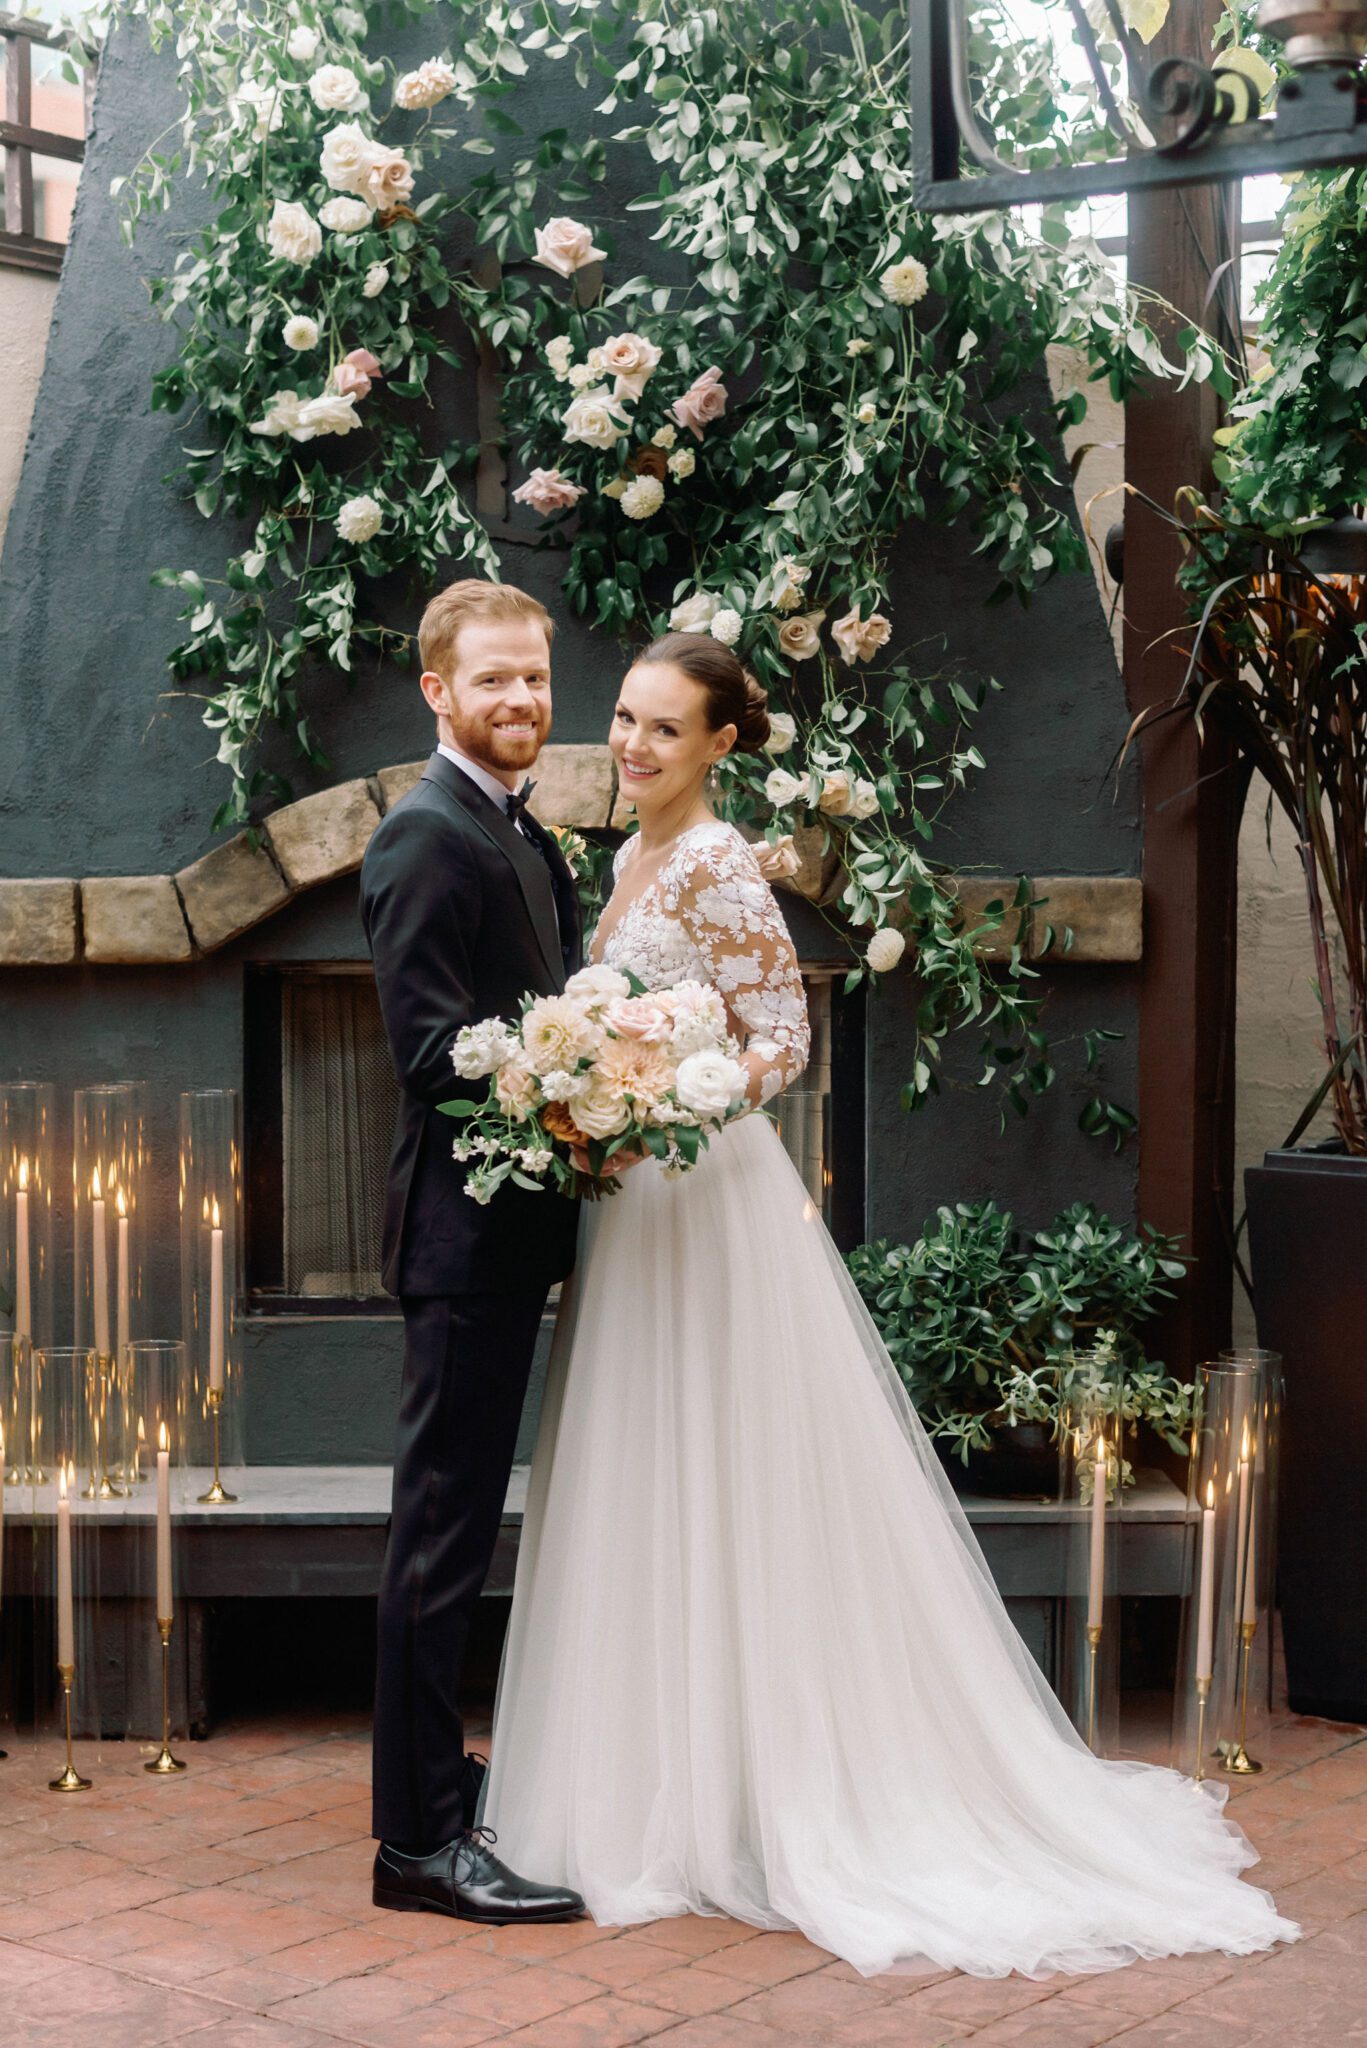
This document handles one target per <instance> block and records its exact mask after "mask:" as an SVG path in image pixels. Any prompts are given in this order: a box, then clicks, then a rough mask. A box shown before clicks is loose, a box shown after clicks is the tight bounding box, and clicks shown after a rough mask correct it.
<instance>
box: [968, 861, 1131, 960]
mask: <svg viewBox="0 0 1367 2048" xmlns="http://www.w3.org/2000/svg"><path fill="white" fill-rule="evenodd" d="M1031 879H1032V881H1033V884H1034V893H1035V896H1036V898H1045V899H1047V900H1046V901H1043V902H1041V903H1040V904H1039V907H1038V908H1037V909H1035V910H1033V911H1031V912H1030V914H1029V916H1028V918H1027V920H1026V937H1025V957H1026V959H1027V960H1048V961H1052V962H1067V961H1070V960H1076V961H1078V962H1082V963H1087V964H1102V963H1105V962H1110V961H1123V960H1138V959H1140V958H1141V957H1142V954H1143V911H1144V888H1143V884H1142V882H1141V881H1140V879H1139V877H1138V876H1137V875H1036V876H1033V877H1032V878H1031ZM1015 893H1016V877H1015V876H1014V875H963V876H961V877H960V878H959V880H958V882H957V885H956V894H957V896H958V900H959V904H960V907H961V909H962V910H963V912H964V922H965V925H966V927H967V929H968V930H970V931H972V930H973V929H974V928H975V927H976V926H978V925H979V924H981V922H982V920H983V917H984V915H985V913H986V908H987V905H988V904H989V903H992V902H998V901H999V902H1001V903H1002V904H1003V905H1004V906H1005V907H1006V914H1005V917H1004V918H1003V920H1002V924H1001V926H1000V928H999V929H998V930H996V931H987V932H985V933H984V934H983V936H982V938H981V939H980V940H978V941H977V942H976V943H975V945H974V951H975V952H976V953H978V954H979V955H980V957H981V958H982V959H984V960H1005V959H1008V958H1009V957H1010V952H1011V945H1012V942H1013V940H1014V938H1015V933H1016V927H1017V923H1018V921H1019V913H1018V912H1016V911H1014V910H1012V909H1011V908H1010V907H1009V906H1010V903H1011V899H1012V897H1013V896H1014V895H1015ZM1047 925H1052V926H1053V927H1054V933H1055V937H1054V943H1053V945H1052V947H1051V948H1050V949H1049V951H1048V952H1047V953H1046V952H1045V951H1044V941H1045V927H1046V926H1047ZM1065 926H1067V927H1069V928H1070V930H1071V932H1072V944H1071V946H1070V947H1069V948H1068V949H1067V951H1065V950H1064V945H1063V930H1064V927H1065Z"/></svg>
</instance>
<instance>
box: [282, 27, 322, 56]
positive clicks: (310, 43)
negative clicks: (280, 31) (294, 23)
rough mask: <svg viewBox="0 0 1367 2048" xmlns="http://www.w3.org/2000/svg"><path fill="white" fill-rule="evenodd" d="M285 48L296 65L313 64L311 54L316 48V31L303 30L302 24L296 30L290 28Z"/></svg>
mask: <svg viewBox="0 0 1367 2048" xmlns="http://www.w3.org/2000/svg"><path fill="white" fill-rule="evenodd" d="M285 48H286V49H287V50H288V51H289V54H290V55H291V57H293V59H294V61H295V63H296V64H311V63H312V62H313V53H314V51H315V50H316V49H317V48H318V31H317V29H316V28H304V27H303V26H302V24H301V26H300V27H298V28H292V29H291V30H290V32H289V38H288V40H287V42H286V44H285Z"/></svg>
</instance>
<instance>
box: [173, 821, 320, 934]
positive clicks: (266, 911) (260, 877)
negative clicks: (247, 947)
mask: <svg viewBox="0 0 1367 2048" xmlns="http://www.w3.org/2000/svg"><path fill="white" fill-rule="evenodd" d="M176 887H177V888H178V889H179V890H180V900H181V902H182V903H183V904H184V905H185V915H186V918H187V919H188V921H189V925H190V930H191V932H192V933H193V934H194V940H195V944H196V945H197V946H198V947H199V948H200V950H201V952H204V953H212V952H213V951H214V950H215V948H216V947H218V946H225V945H226V944H227V943H228V941H229V939H235V938H236V937H237V935H238V933H239V932H245V931H249V930H250V929H251V927H252V926H253V925H254V924H260V922H261V920H262V918H263V917H269V916H270V915H271V912H272V911H275V910H279V909H280V907H281V905H282V904H285V903H288V901H289V899H290V897H291V895H292V894H293V891H292V890H291V889H290V887H289V885H288V883H287V882H285V880H284V879H283V877H282V876H281V873H280V870H279V868H277V866H276V865H275V862H274V861H273V860H272V859H271V857H270V855H269V854H268V853H267V851H266V849H265V847H264V846H257V847H255V848H254V847H253V846H252V844H251V841H250V840H249V838H248V837H247V834H246V833H245V832H239V833H238V834H237V836H236V838H234V839H229V840H228V841H227V842H226V843H225V844H224V845H222V846H216V847H215V848H214V850H213V852H212V853H206V854H205V855H204V857H203V859H202V860H197V861H195V862H194V863H193V864H192V865H191V866H190V867H188V868H182V869H181V871H180V873H179V874H178V875H177V876H176Z"/></svg>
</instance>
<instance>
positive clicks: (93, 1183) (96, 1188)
mask: <svg viewBox="0 0 1367 2048" xmlns="http://www.w3.org/2000/svg"><path fill="white" fill-rule="evenodd" d="M90 1192H91V1194H92V1195H93V1196H94V1197H95V1200H96V1201H97V1202H98V1201H99V1199H100V1169H99V1167H98V1166H97V1167H96V1168H95V1171H94V1172H93V1173H92V1174H91V1176H90Z"/></svg>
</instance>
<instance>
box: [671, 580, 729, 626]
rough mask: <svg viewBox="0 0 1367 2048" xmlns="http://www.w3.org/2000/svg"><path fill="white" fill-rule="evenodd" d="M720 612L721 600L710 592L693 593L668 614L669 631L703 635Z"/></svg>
mask: <svg viewBox="0 0 1367 2048" xmlns="http://www.w3.org/2000/svg"><path fill="white" fill-rule="evenodd" d="M720 610H721V599H720V598H719V597H716V596H714V595H713V593H712V592H711V591H710V590H699V591H695V592H694V594H693V596H692V597H685V598H683V599H681V600H680V602H679V603H678V604H676V605H675V607H674V609H673V611H672V612H671V613H670V614H669V630H670V632H671V633H705V632H706V631H707V629H708V627H709V626H710V625H711V623H712V621H713V619H715V618H716V616H717V613H718V612H719V611H720Z"/></svg>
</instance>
